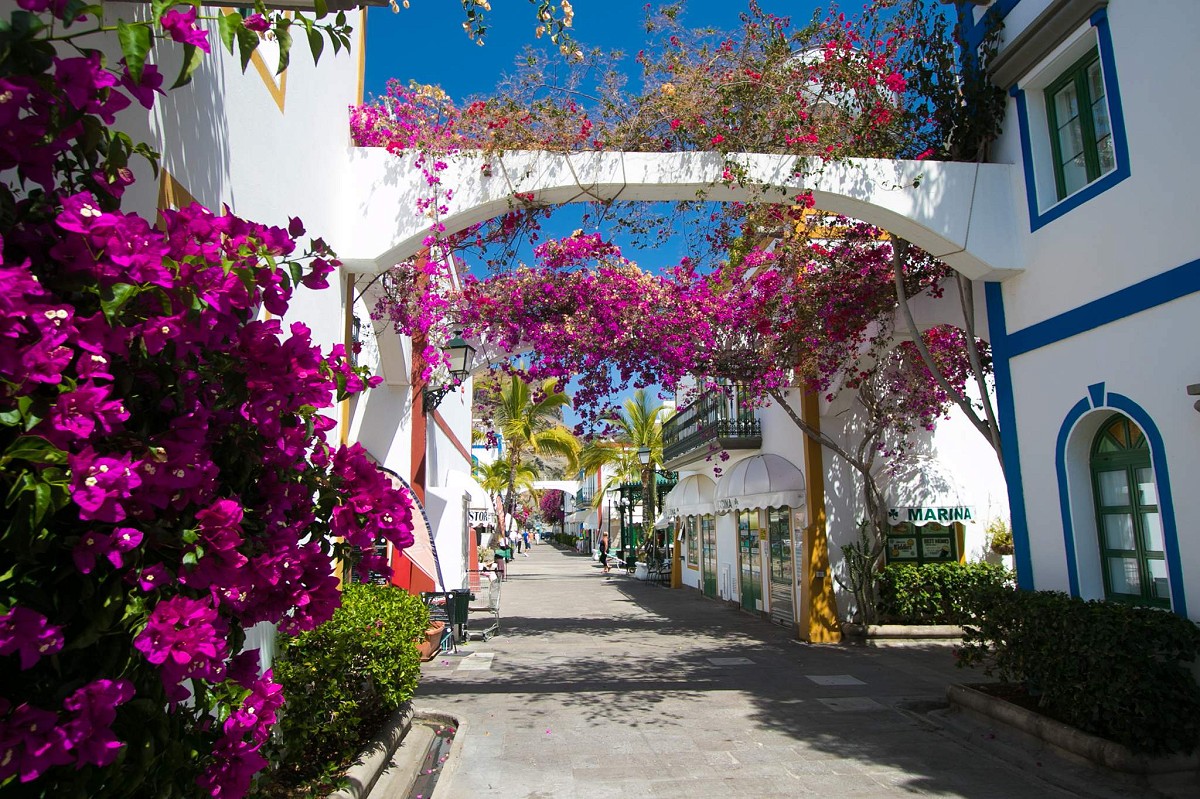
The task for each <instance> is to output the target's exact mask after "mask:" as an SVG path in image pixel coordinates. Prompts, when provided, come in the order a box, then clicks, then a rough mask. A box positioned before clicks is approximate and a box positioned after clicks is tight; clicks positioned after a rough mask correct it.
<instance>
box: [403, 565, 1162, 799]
mask: <svg viewBox="0 0 1200 799" xmlns="http://www.w3.org/2000/svg"><path fill="white" fill-rule="evenodd" d="M478 621H479V617H478V616H477V615H476V614H472V623H476V622H478ZM501 625H502V627H501V634H500V635H499V636H497V637H495V638H492V639H491V640H489V641H487V642H482V641H473V642H471V643H470V644H468V645H466V646H464V647H462V648H461V650H460V652H459V654H458V655H446V656H441V657H438V658H435V659H434V660H433V661H431V662H430V663H428V664H426V665H425V675H424V678H423V682H422V685H421V688H420V690H419V692H418V696H417V700H416V702H415V704H416V706H417V709H418V710H440V711H445V712H448V713H450V714H453V715H455V716H457V717H459V719H460V720H461V725H462V726H461V728H460V737H459V741H458V744H459V745H456V750H457V752H456V754H455V755H454V757H453V758H452V761H451V763H449V764H447V769H446V773H445V775H444V777H443V780H442V784H440V785H439V786H438V789H437V794H436V796H437V797H438V799H477V798H478V797H484V796H497V797H581V798H582V797H586V798H587V799H600V798H601V797H642V796H647V797H687V798H688V799H695V797H697V796H700V795H707V796H717V797H775V796H789V797H793V796H810V795H812V796H817V795H820V796H826V797H890V796H912V795H917V796H958V797H970V798H971V799H990V798H992V797H994V798H995V799H1013V798H1014V797H1069V796H1087V797H1140V796H1156V795H1157V794H1156V793H1154V792H1153V791H1150V790H1148V789H1139V788H1135V787H1131V786H1126V785H1123V784H1119V783H1115V782H1114V781H1112V780H1111V779H1110V778H1107V777H1101V776H1099V775H1097V774H1096V773H1095V772H1093V771H1091V770H1089V769H1086V768H1084V767H1082V766H1073V765H1069V764H1066V763H1064V762H1062V761H1059V760H1057V759H1056V758H1054V757H1053V756H1051V755H1049V754H1048V753H1046V752H1044V751H1038V750H1034V749H1030V748H1029V747H1022V746H1019V745H1018V744H1017V743H1016V742H1010V741H1008V740H1007V738H1006V734H1005V733H1003V732H1001V731H996V730H991V729H988V728H987V726H986V725H984V724H982V723H980V724H976V723H974V722H970V721H967V720H965V719H962V718H960V717H959V716H957V714H952V713H950V712H949V711H947V710H945V699H944V697H945V686H946V685H947V684H948V683H950V682H969V681H972V680H975V681H978V680H980V679H982V678H981V677H979V676H978V675H973V674H971V673H969V672H966V673H964V672H963V671H961V670H958V669H956V668H954V666H953V663H952V660H951V655H950V648H949V647H947V646H928V647H925V646H921V647H890V648H857V647H840V646H811V645H807V644H802V643H799V642H796V641H792V640H789V638H788V637H787V635H786V634H785V633H784V631H783V630H782V629H781V628H779V627H775V626H773V625H771V624H769V623H766V622H764V621H761V620H759V619H757V618H754V617H751V616H749V615H746V614H744V613H742V612H740V611H738V610H735V609H731V608H729V607H727V606H726V605H725V604H724V603H718V602H714V601H712V600H707V599H704V598H702V597H700V596H699V595H698V594H697V593H696V592H694V591H690V590H675V591H672V590H668V589H665V588H662V587H659V586H655V585H648V584H646V583H642V582H638V581H635V580H633V579H632V578H629V577H626V576H625V575H624V574H623V573H622V574H620V575H617V574H615V573H614V575H613V576H612V577H611V578H607V579H606V578H605V577H604V576H602V575H601V574H600V572H599V569H598V567H597V566H596V564H594V563H593V562H591V561H589V560H588V559H587V558H586V557H583V556H580V555H577V554H576V553H574V552H566V551H563V550H559V549H557V548H554V547H552V546H549V545H545V544H543V545H541V546H538V547H536V548H535V549H534V550H533V552H532V554H531V556H530V557H529V558H524V557H520V556H518V557H517V559H516V560H515V561H514V562H513V563H512V564H510V568H509V580H508V582H506V583H504V585H503V593H502V598H501ZM476 626H478V625H477V624H476Z"/></svg>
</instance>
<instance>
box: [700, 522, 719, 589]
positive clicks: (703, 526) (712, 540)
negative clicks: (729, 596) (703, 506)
mask: <svg viewBox="0 0 1200 799" xmlns="http://www.w3.org/2000/svg"><path fill="white" fill-rule="evenodd" d="M700 557H701V561H700V576H701V578H702V580H703V585H704V595H705V596H707V597H712V598H713V599H715V598H716V596H717V522H716V519H714V518H713V517H712V516H701V517H700Z"/></svg>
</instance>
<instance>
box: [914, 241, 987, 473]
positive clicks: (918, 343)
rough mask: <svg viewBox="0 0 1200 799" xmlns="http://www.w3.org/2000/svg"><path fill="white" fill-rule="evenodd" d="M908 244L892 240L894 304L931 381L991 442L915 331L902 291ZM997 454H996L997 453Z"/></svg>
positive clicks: (971, 410) (983, 423)
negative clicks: (934, 381)
mask: <svg viewBox="0 0 1200 799" xmlns="http://www.w3.org/2000/svg"><path fill="white" fill-rule="evenodd" d="M908 248H909V243H908V242H907V241H905V240H904V239H901V238H893V239H892V271H893V272H894V278H895V283H896V303H897V305H898V306H899V308H900V313H901V315H902V316H903V317H904V323H905V325H907V327H908V331H909V333H911V334H912V340H913V345H914V346H915V347H916V348H917V352H918V353H920V355H921V360H922V361H924V362H925V368H927V369H928V370H929V373H930V374H931V375H933V379H934V380H936V381H937V384H938V386H939V387H940V388H941V389H942V391H945V392H946V396H948V397H950V399H951V400H953V401H954V404H955V405H957V406H958V408H959V410H961V411H962V412H963V413H964V414H965V415H966V417H967V419H968V420H969V421H970V422H971V424H973V425H974V426H975V429H976V430H978V431H979V434H980V435H981V436H983V437H984V438H986V439H987V440H988V443H993V442H992V431H991V429H989V427H988V425H987V423H986V422H984V421H983V420H982V419H980V418H979V415H978V414H977V413H975V409H974V408H973V407H972V406H971V403H970V402H968V401H967V398H966V397H964V396H963V395H962V392H959V391H955V390H954V388H953V387H951V385H950V383H949V381H947V380H946V376H945V375H943V374H942V370H941V368H940V367H939V366H938V365H937V362H936V361H934V360H933V355H932V354H931V353H930V352H929V348H928V347H926V346H925V339H924V337H922V336H921V331H920V330H917V323H916V321H914V320H913V315H912V308H910V307H908V296H907V294H906V292H905V290H904V257H905V256H906V255H907V254H908ZM993 446H994V444H993ZM997 454H998V453H997Z"/></svg>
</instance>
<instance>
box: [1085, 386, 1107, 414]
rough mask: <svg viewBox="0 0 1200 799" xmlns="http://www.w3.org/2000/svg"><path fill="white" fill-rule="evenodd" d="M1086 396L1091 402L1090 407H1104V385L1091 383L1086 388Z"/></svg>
mask: <svg viewBox="0 0 1200 799" xmlns="http://www.w3.org/2000/svg"><path fill="white" fill-rule="evenodd" d="M1088 396H1089V397H1090V398H1091V400H1092V406H1093V407H1096V408H1099V407H1100V406H1102V405H1104V384H1103V383H1093V384H1092V385H1090V386H1088Z"/></svg>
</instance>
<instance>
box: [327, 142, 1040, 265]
mask: <svg viewBox="0 0 1200 799" xmlns="http://www.w3.org/2000/svg"><path fill="white" fill-rule="evenodd" d="M727 159H728V161H734V162H736V163H738V164H739V165H740V166H741V167H743V168H744V170H745V172H744V174H745V176H746V177H745V181H744V183H742V184H739V185H733V186H726V185H724V184H722V183H721V175H722V172H723V171H724V169H725V168H726V163H727ZM446 162H447V164H448V167H447V169H446V170H444V171H443V172H441V173H440V178H441V183H442V186H443V187H444V188H448V189H452V190H453V196H452V198H451V199H450V200H448V201H445V205H447V206H448V210H447V211H446V212H444V213H443V214H442V215H441V222H442V224H444V225H445V226H446V231H447V232H451V233H452V232H455V231H459V230H463V229H465V228H467V227H470V226H471V225H474V224H477V223H479V222H483V221H486V220H488V219H492V218H494V217H496V216H499V215H501V214H503V213H506V212H507V211H509V210H511V209H512V208H514V207H515V206H516V205H517V204H519V203H520V202H522V200H521V199H519V198H520V197H524V198H531V200H532V202H535V203H538V204H566V203H572V202H587V201H591V200H609V199H618V200H635V201H636V200H640V201H679V200H692V199H696V198H697V196H699V195H703V197H704V198H705V199H708V200H712V201H718V202H735V201H746V202H753V201H763V200H764V199H769V198H770V197H771V196H772V195H774V196H777V197H779V198H780V199H784V198H790V197H791V196H793V195H795V194H796V193H797V192H801V191H806V190H811V191H812V192H813V194H814V196H815V199H816V205H817V207H818V208H820V209H821V210H823V211H829V212H832V213H841V214H845V215H847V216H850V217H853V218H856V219H862V220H864V221H867V222H870V223H872V224H876V225H878V226H880V227H882V228H884V229H886V230H888V231H890V232H892V233H894V234H896V235H898V236H902V237H904V238H906V239H908V240H909V241H911V242H912V243H914V244H916V245H917V246H918V247H921V248H922V249H924V250H925V251H926V252H928V253H930V254H931V255H934V256H935V257H937V258H940V259H941V260H942V261H944V262H945V263H947V264H948V265H949V266H951V267H953V268H954V269H957V270H958V271H960V272H962V273H963V274H965V275H967V276H968V277H970V278H971V279H973V280H1001V279H1004V278H1005V277H1008V276H1010V275H1012V274H1014V273H1016V272H1019V271H1021V270H1022V269H1023V268H1024V266H1025V256H1024V253H1023V252H1022V251H1021V249H1020V247H1019V246H1018V244H1017V242H1018V241H1019V240H1020V237H1019V236H1018V235H1017V227H1016V225H1017V219H1016V211H1015V209H1016V208H1017V207H1018V205H1017V203H1016V202H1015V201H1014V198H1013V191H1014V186H1015V177H1014V174H1013V171H1012V169H1013V168H1012V166H1011V165H1008V164H969V163H947V162H933V161H888V160H879V159H852V160H850V161H848V162H846V163H836V164H829V165H826V166H824V167H823V168H819V167H817V166H816V165H815V164H809V165H807V166H806V165H805V164H803V163H800V164H799V165H800V166H801V167H802V168H801V170H800V171H801V172H802V173H807V174H802V175H799V176H798V175H797V174H796V172H797V166H798V159H797V158H796V157H794V156H782V155H763V154H733V155H730V156H722V155H721V154H719V153H698V152H680V153H626V152H589V153H573V154H569V155H564V154H558V153H548V152H511V153H506V154H504V155H495V156H489V157H486V158H485V157H484V156H481V155H479V156H466V155H463V156H456V157H454V158H450V159H446ZM344 177H345V180H347V181H349V185H348V186H347V189H348V191H347V196H351V197H356V198H359V200H358V203H357V204H356V205H354V204H352V205H348V206H347V207H346V208H345V209H344V212H345V216H344V218H343V223H344V224H343V225H341V226H340V228H341V235H339V236H338V237H337V240H336V241H334V242H331V243H332V244H333V245H334V248H335V249H336V250H337V251H338V252H339V253H341V254H342V261H343V264H344V268H345V269H346V270H347V271H349V272H351V273H359V274H377V273H379V272H380V271H383V270H385V269H388V268H389V267H391V266H393V265H394V264H396V263H399V262H401V261H404V260H406V259H408V258H410V257H411V256H413V255H414V254H416V253H417V252H418V251H419V250H420V249H421V248H422V246H423V244H422V242H423V240H424V239H425V237H426V236H427V235H428V232H429V226H430V223H431V219H430V217H427V216H422V215H420V214H418V213H417V211H416V208H417V203H418V200H420V199H421V198H422V197H427V196H428V195H429V193H430V190H429V187H428V184H427V182H426V178H425V176H424V174H423V173H422V171H421V170H420V169H418V168H416V167H415V166H414V165H413V162H412V159H411V158H399V157H397V156H394V155H391V154H389V153H388V152H387V151H385V150H382V149H379V148H352V149H351V152H350V154H349V159H348V163H347V166H346V169H345V172H344Z"/></svg>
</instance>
